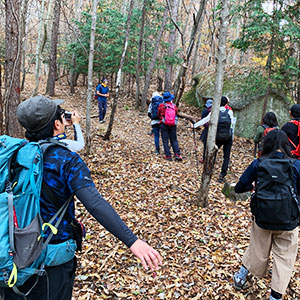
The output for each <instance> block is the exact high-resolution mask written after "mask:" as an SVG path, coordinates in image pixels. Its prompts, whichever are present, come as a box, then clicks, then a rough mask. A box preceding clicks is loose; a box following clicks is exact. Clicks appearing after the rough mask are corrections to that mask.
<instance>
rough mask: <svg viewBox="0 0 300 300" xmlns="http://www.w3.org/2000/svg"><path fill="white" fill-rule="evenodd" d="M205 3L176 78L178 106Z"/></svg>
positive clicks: (194, 25)
mask: <svg viewBox="0 0 300 300" xmlns="http://www.w3.org/2000/svg"><path fill="white" fill-rule="evenodd" d="M205 4H206V0H201V3H200V7H199V10H198V13H197V16H196V18H194V24H193V28H192V31H191V35H190V42H189V46H188V48H187V51H186V53H184V57H183V60H184V62H183V64H182V65H181V66H180V69H179V72H178V75H177V78H176V81H175V84H174V94H175V99H176V105H177V106H178V105H179V101H180V99H181V97H182V94H183V91H184V88H185V75H186V70H187V68H188V64H189V60H190V57H191V55H192V51H193V47H194V44H195V36H196V33H197V31H198V30H199V24H200V20H201V19H202V15H203V12H204V8H205Z"/></svg>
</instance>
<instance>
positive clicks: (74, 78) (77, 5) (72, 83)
mask: <svg viewBox="0 0 300 300" xmlns="http://www.w3.org/2000/svg"><path fill="white" fill-rule="evenodd" d="M82 2H83V0H76V1H75V5H74V9H75V19H76V20H77V21H78V22H80V20H81V12H82ZM77 31H78V28H77V27H76V28H75V35H76V32H77ZM73 40H74V41H75V40H76V36H75V37H74V39H73ZM72 62H73V67H72V70H71V73H70V93H71V94H72V95H73V94H74V93H75V86H76V82H77V78H78V74H77V72H76V71H75V67H76V57H75V54H73V56H72Z"/></svg>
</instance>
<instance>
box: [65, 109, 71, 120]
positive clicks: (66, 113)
mask: <svg viewBox="0 0 300 300" xmlns="http://www.w3.org/2000/svg"><path fill="white" fill-rule="evenodd" d="M65 119H66V120H71V119H72V113H71V112H70V111H65Z"/></svg>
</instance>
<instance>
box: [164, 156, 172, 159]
mask: <svg viewBox="0 0 300 300" xmlns="http://www.w3.org/2000/svg"><path fill="white" fill-rule="evenodd" d="M164 159H165V160H172V157H171V156H164Z"/></svg>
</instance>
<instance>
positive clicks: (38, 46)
mask: <svg viewBox="0 0 300 300" xmlns="http://www.w3.org/2000/svg"><path fill="white" fill-rule="evenodd" d="M44 10H45V0H42V4H41V12H40V16H41V17H40V24H39V29H38V39H37V44H36V52H35V88H34V90H33V92H32V96H35V95H37V93H38V90H39V85H40V68H41V55H42V40H43V38H44V34H45V32H44V22H45V17H44V13H45V11H44Z"/></svg>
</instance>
